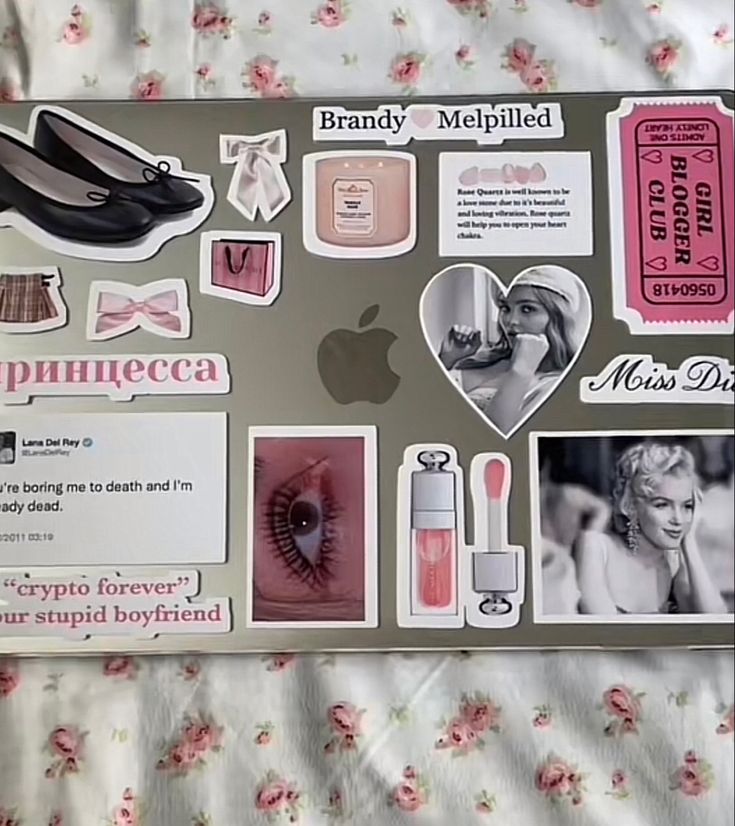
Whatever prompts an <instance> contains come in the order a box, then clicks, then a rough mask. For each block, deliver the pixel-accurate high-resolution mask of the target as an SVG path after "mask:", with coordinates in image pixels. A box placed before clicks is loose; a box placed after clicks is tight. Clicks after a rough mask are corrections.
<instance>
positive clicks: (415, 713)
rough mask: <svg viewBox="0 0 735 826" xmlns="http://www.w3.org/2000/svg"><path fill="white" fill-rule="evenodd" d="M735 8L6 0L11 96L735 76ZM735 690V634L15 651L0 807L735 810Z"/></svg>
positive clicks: (570, 85)
mask: <svg viewBox="0 0 735 826" xmlns="http://www.w3.org/2000/svg"><path fill="white" fill-rule="evenodd" d="M734 14H735V10H734V9H733V4H732V0H706V2H702V0H659V1H658V2H654V0H492V2H490V0H349V2H345V0H341V2H338V0H331V1H330V0H302V1H301V2H295V1H294V0H258V2H255V0H214V2H206V1H205V0H181V1H180V2H176V3H174V2H161V0H159V2H154V0H115V2H110V0H84V1H83V2H80V3H73V2H71V0H22V2H15V3H10V2H6V3H0V122H5V121H6V120H7V118H6V117H5V116H4V115H3V105H2V104H4V103H12V102H13V101H18V100H24V99H25V100H76V99H79V98H80V97H83V98H85V99H91V98H98V99H105V100H125V99H138V100H142V101H149V102H151V103H152V104H153V108H152V112H153V116H155V103H156V101H159V100H163V99H175V98H202V99H206V98H220V97H221V98H231V99H238V100H240V99H243V98H263V99H281V98H288V97H293V96H295V95H301V96H315V97H321V96H325V97H330V98H332V99H333V100H334V101H335V102H339V103H342V102H343V101H344V99H345V97H347V96H348V95H355V96H370V97H377V98H382V99H385V100H386V101H387V100H389V99H390V98H392V97H395V96H397V95H403V94H410V95H426V96H437V95H440V94H462V95H476V96H488V95H495V94H505V95H511V96H518V95H520V94H526V93H532V94H535V95H538V96H539V97H542V96H543V95H545V94H549V93H551V92H554V91H556V92H582V91H590V90H591V91H616V90H624V91H636V92H637V91H654V92H655V91H657V90H661V89H667V90H671V89H675V90H683V91H686V90H691V89H721V88H729V87H731V86H732V78H733V61H734V57H735V44H734V43H733V31H735V20H734V17H733V16H734ZM62 69H63V70H62ZM245 131H248V130H245ZM409 151H410V148H409ZM0 246H1V244H0ZM477 689H479V690H480V692H481V693H480V694H476V693H475V691H476V690H477ZM463 691H464V692H465V695H464V696H463V694H462V692H463ZM734 696H735V692H734V679H733V656H732V652H727V651H721V652H685V651H666V652H661V653H645V652H638V653H634V654H633V653H630V654H629V653H623V652H605V653H602V652H586V653H579V652H554V653H545V654H543V655H542V654H538V653H535V652H527V653H524V652H509V653H500V652H492V651H491V652H487V653H479V652H475V653H473V654H472V655H471V656H464V657H457V656H454V655H452V654H449V653H437V654H417V655H415V656H413V657H411V658H407V657H404V656H403V655H401V654H395V655H373V654H365V655H360V654H355V655H350V656H347V655H345V656H327V655H323V654H321V655H314V656H307V655H298V656H294V655H292V654H284V653H277V654H273V655H268V656H265V657H263V656H261V655H257V656H252V657H247V656H232V657H220V656H204V655H201V656H184V657H180V656H171V657H153V658H148V657H137V656H136V657H132V658H131V657H127V656H124V655H119V656H114V657H110V658H89V659H78V660H74V659H53V660H51V659H37V660H25V659H24V660H13V659H8V658H6V657H2V656H0V826H39V825H40V826H110V824H111V823H112V824H113V825H114V826H234V825H235V824H237V826H269V825H270V824H273V825H274V826H281V824H282V825H283V826H289V824H291V823H299V824H304V826H406V824H416V826H424V824H426V826H433V824H441V826H445V824H446V825H447V826H465V824H466V825H467V826H472V825H473V824H482V823H488V824H491V826H492V824H510V825H511V826H515V824H518V826H525V824H529V826H560V824H570V826H574V824H579V826H582V824H584V826H628V824H631V826H632V824H635V825H636V826H729V824H731V823H732V822H733V820H734V819H735V811H733V800H734V799H735V795H734V794H733V777H734V776H735V771H734V769H735V766H734V765H733V763H734V756H733V730H734V729H735V721H734V719H733V697H734ZM442 715H444V720H440V718H441V717H442ZM608 726H611V730H610V733H609V736H605V735H604V734H603V732H604V730H605V728H606V727H608ZM483 745H484V746H485V748H483V747H482V746H483ZM453 755H457V758H456V759H454V757H453ZM460 757H461V758H462V759H460ZM47 772H48V775H49V776H48V777H47V778H46V777H45V775H46V774H47Z"/></svg>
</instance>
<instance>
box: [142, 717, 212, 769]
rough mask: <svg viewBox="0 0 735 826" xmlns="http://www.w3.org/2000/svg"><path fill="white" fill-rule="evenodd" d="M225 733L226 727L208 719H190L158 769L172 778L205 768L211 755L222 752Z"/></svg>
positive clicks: (160, 760)
mask: <svg viewBox="0 0 735 826" xmlns="http://www.w3.org/2000/svg"><path fill="white" fill-rule="evenodd" d="M223 732H224V727H223V726H218V725H217V724H216V723H215V722H214V720H213V718H212V717H211V716H209V715H206V714H198V715H196V716H188V715H187V716H186V717H185V718H184V724H183V725H182V727H181V732H180V734H179V736H178V738H177V739H176V740H175V741H174V742H173V743H172V744H171V745H170V746H169V747H168V748H167V749H166V751H165V753H164V755H163V757H161V758H160V759H159V760H158V763H157V764H156V768H157V769H158V770H159V771H162V772H166V773H168V774H171V775H173V776H185V775H187V774H189V773H190V772H191V771H193V770H195V769H202V768H204V767H205V766H206V765H207V762H208V759H209V757H210V755H212V754H216V753H217V752H220V751H222V738H223Z"/></svg>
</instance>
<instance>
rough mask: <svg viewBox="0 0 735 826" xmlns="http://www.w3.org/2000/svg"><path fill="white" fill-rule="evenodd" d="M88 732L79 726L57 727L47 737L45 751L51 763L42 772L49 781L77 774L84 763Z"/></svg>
mask: <svg viewBox="0 0 735 826" xmlns="http://www.w3.org/2000/svg"><path fill="white" fill-rule="evenodd" d="M88 734H89V732H86V731H82V730H81V729H80V728H79V726H57V727H56V728H55V729H54V730H53V731H52V732H51V733H50V734H49V736H48V738H47V740H46V745H45V751H46V752H48V754H50V755H51V763H50V764H49V766H48V767H47V768H46V771H45V772H44V774H45V776H46V777H48V778H49V779H54V780H55V779H56V778H59V777H65V776H66V775H68V774H78V773H79V772H80V771H81V768H82V763H83V762H84V756H85V755H84V752H85V742H84V741H85V740H86V738H87V735H88Z"/></svg>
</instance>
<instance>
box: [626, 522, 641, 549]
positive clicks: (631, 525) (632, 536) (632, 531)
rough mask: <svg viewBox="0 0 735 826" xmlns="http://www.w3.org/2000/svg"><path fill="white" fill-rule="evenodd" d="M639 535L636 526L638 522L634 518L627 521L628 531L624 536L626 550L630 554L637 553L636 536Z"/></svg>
mask: <svg viewBox="0 0 735 826" xmlns="http://www.w3.org/2000/svg"><path fill="white" fill-rule="evenodd" d="M639 533H640V527H639V525H638V520H637V519H636V518H635V516H634V517H632V518H631V519H629V520H628V531H627V534H626V537H625V539H626V542H627V543H628V550H629V551H630V552H631V553H632V554H635V553H638V535H639Z"/></svg>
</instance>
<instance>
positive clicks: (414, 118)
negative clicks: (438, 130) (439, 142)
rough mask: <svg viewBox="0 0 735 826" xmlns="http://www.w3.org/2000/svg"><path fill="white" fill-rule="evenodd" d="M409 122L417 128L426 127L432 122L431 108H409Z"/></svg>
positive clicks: (432, 112) (432, 113) (432, 111)
mask: <svg viewBox="0 0 735 826" xmlns="http://www.w3.org/2000/svg"><path fill="white" fill-rule="evenodd" d="M411 123H413V124H415V125H416V126H418V127H419V129H426V127H427V126H431V124H432V123H434V110H433V109H411Z"/></svg>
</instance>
